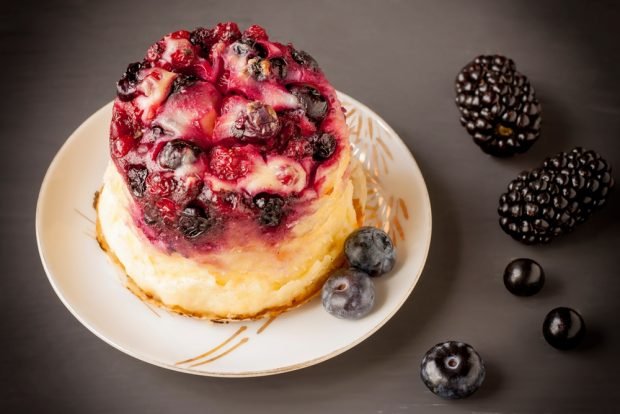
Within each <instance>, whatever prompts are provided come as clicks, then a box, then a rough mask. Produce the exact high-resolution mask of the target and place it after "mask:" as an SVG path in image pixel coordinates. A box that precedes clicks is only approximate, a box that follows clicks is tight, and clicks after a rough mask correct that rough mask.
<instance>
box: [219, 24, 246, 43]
mask: <svg viewBox="0 0 620 414" xmlns="http://www.w3.org/2000/svg"><path fill="white" fill-rule="evenodd" d="M213 37H214V38H215V39H217V40H218V41H220V42H224V43H230V42H234V41H235V40H237V39H239V38H240V37H241V32H240V31H239V26H237V23H234V22H227V23H218V24H217V25H216V26H215V29H214V30H213Z"/></svg>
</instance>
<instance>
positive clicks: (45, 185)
mask: <svg viewBox="0 0 620 414" xmlns="http://www.w3.org/2000/svg"><path fill="white" fill-rule="evenodd" d="M337 93H338V96H339V98H341V99H344V100H348V101H350V102H352V103H354V104H355V105H357V106H359V107H361V108H362V109H363V110H365V111H367V112H368V113H369V114H370V115H371V116H373V117H374V119H375V121H376V122H377V123H379V124H380V125H381V126H382V127H383V128H385V129H386V130H387V131H388V132H389V133H390V134H393V135H394V136H395V137H397V138H398V140H396V141H397V143H396V145H398V146H400V147H401V149H403V150H404V152H406V154H407V156H408V158H409V161H410V163H411V166H412V167H413V168H414V170H415V172H416V173H417V174H419V176H420V177H421V178H422V183H423V184H424V186H423V195H424V199H425V201H426V204H427V206H428V209H427V211H428V212H427V217H426V219H427V221H428V226H429V229H428V233H429V235H428V240H427V242H426V243H425V246H424V253H423V262H422V266H420V269H419V270H418V272H417V274H416V275H415V278H414V281H413V283H411V285H410V287H409V290H408V291H407V293H406V294H405V295H403V299H402V300H401V301H400V302H399V303H398V304H397V305H396V306H395V307H393V308H392V310H391V311H390V312H389V313H388V314H387V315H386V316H385V318H383V319H382V320H381V321H380V322H379V323H377V324H376V325H375V326H373V327H372V328H371V329H370V330H369V331H368V332H366V334H365V335H363V336H361V337H360V338H357V339H356V340H355V341H352V342H351V343H349V344H347V345H346V346H344V347H341V348H338V349H336V350H334V351H332V352H330V353H327V354H325V355H323V356H321V357H318V358H313V359H310V360H307V361H304V362H300V363H297V364H292V365H286V366H283V367H278V368H273V369H266V370H260V371H243V372H230V373H226V372H217V371H202V370H191V369H187V368H183V367H178V366H175V365H169V364H166V363H164V362H161V361H157V360H154V359H152V358H150V357H148V356H145V355H141V354H139V353H137V352H134V351H132V350H129V349H126V348H124V347H123V346H121V345H119V344H117V343H115V342H114V341H113V340H111V339H109V338H107V337H106V336H105V335H103V334H101V333H100V332H98V331H97V329H95V328H94V327H93V326H91V325H90V324H89V323H88V322H87V321H85V320H84V319H83V318H82V317H81V316H80V314H79V313H78V312H77V311H76V310H75V309H74V308H73V307H72V306H71V304H70V303H69V301H68V300H67V299H66V298H65V297H64V296H63V294H62V293H61V291H60V288H59V286H58V285H57V283H56V282H55V279H54V277H53V276H52V272H51V271H50V270H49V267H48V264H47V261H46V259H45V254H44V251H45V247H44V246H43V244H42V241H41V226H42V223H41V220H42V213H41V209H42V207H41V205H42V201H43V200H44V198H45V197H46V195H47V192H48V191H49V182H50V180H51V179H52V175H53V172H54V171H55V170H56V169H57V167H58V166H57V164H58V163H59V162H60V161H59V160H60V159H61V158H62V155H63V154H64V153H65V152H66V151H67V150H68V148H69V147H70V145H71V144H72V143H73V141H75V140H76V139H77V137H78V136H79V135H80V133H81V131H82V130H83V129H85V128H87V127H88V126H89V125H90V124H91V123H93V122H94V119H95V118H97V117H98V116H99V114H100V113H101V112H104V111H106V110H107V108H108V106H111V105H113V103H114V101H110V102H108V103H106V104H105V105H103V106H102V107H101V108H99V109H98V110H96V111H95V112H93V113H92V114H91V115H90V116H89V117H88V118H86V120H85V121H83V122H82V123H81V124H80V126H78V128H77V129H75V130H74V131H73V133H71V135H70V136H69V138H67V139H66V140H65V142H64V143H63V144H62V146H61V147H60V149H59V150H58V151H57V152H56V154H55V155H54V158H53V159H52V161H51V162H50V164H49V166H48V168H47V170H46V171H45V176H44V178H43V181H42V183H41V187H40V189H39V194H38V196H37V206H36V210H35V234H36V239H37V249H38V252H39V258H40V259H41V263H42V265H43V270H44V271H45V275H46V277H47V279H48V281H49V282H50V284H51V285H52V288H53V289H54V293H56V296H58V298H59V299H60V301H61V302H62V304H63V305H64V306H65V307H66V308H67V309H68V310H69V312H70V313H71V314H72V315H73V316H74V317H75V318H76V319H77V320H78V321H79V322H80V323H81V324H82V325H83V326H84V327H86V328H87V329H88V330H89V331H90V332H91V333H93V334H94V335H95V336H97V337H98V338H99V339H101V340H102V341H104V342H105V343H107V344H108V345H110V346H112V347H113V348H115V349H116V350H118V351H121V352H123V353H124V354H127V355H129V356H131V357H133V358H135V359H137V360H140V361H142V362H146V363H148V364H151V365H155V366H158V367H160V368H164V369H168V370H172V371H177V372H181V373H185V374H192V375H198V376H207V377H219V378H251V377H262V376H269V375H276V374H282V373H286V372H292V371H297V370H300V369H302V368H307V367H310V366H313V365H317V364H320V363H321V362H324V361H327V360H329V359H332V358H334V357H336V356H338V355H340V354H343V353H344V352H346V351H348V350H350V349H352V348H354V347H355V346H357V345H359V344H360V343H362V342H364V341H365V340H366V339H368V338H370V337H371V336H372V335H374V334H375V333H376V332H378V331H379V330H380V329H381V328H382V327H383V326H385V325H386V324H387V322H388V321H389V320H390V319H392V318H393V317H394V315H395V314H396V313H397V312H398V311H399V310H400V309H401V308H402V306H403V305H404V303H405V302H406V301H407V300H408V299H409V297H410V296H411V293H412V292H413V289H414V288H415V287H416V285H417V284H418V282H419V280H420V277H421V275H422V273H423V272H424V268H425V267H426V263H427V260H428V254H429V251H430V246H431V240H432V235H433V219H432V206H431V200H430V195H429V192H428V187H427V185H426V180H425V179H424V175H423V174H422V171H421V170H420V167H419V165H418V163H417V162H416V160H415V158H414V157H413V154H412V153H411V151H410V150H409V148H408V147H407V145H406V144H405V142H404V141H403V140H402V138H401V137H400V135H398V134H397V133H396V131H394V129H393V128H392V127H391V126H390V125H389V124H388V123H387V122H386V121H385V120H384V119H383V118H382V117H381V116H380V115H379V114H377V113H376V112H375V111H373V110H372V109H371V108H369V107H368V106H367V105H365V104H364V103H362V102H360V101H358V100H357V99H355V98H353V97H351V96H350V95H348V94H346V93H344V92H341V91H339V90H338V91H337Z"/></svg>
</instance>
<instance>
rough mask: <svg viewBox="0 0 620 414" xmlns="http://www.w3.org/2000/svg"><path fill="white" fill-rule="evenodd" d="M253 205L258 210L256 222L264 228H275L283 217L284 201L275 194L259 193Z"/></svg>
mask: <svg viewBox="0 0 620 414" xmlns="http://www.w3.org/2000/svg"><path fill="white" fill-rule="evenodd" d="M254 205H255V206H256V207H257V208H258V209H259V210H260V215H259V217H258V222H259V223H260V224H261V225H263V226H266V227H276V226H277V225H279V224H280V221H281V220H282V217H283V216H284V211H283V207H284V199H283V198H282V197H280V196H279V195H276V194H269V193H259V194H257V195H256V196H255V197H254Z"/></svg>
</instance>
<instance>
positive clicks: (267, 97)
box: [110, 22, 349, 255]
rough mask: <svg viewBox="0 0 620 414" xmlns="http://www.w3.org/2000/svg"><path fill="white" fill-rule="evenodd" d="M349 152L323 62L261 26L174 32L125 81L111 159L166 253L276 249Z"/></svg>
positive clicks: (141, 219) (141, 221) (141, 223)
mask: <svg viewBox="0 0 620 414" xmlns="http://www.w3.org/2000/svg"><path fill="white" fill-rule="evenodd" d="M348 145H349V144H348V137H347V130H346V125H345V122H344V114H343V112H342V109H341V106H340V103H339V101H338V99H337V97H336V92H335V90H334V88H333V87H332V86H331V85H330V84H329V83H328V81H327V80H326V79H325V77H324V75H323V72H322V71H321V69H320V68H319V66H318V64H317V62H316V60H314V58H312V56H310V55H309V54H308V53H306V52H304V51H301V50H296V49H295V48H294V47H293V46H292V45H290V44H288V45H284V44H281V43H277V42H271V41H269V37H268V35H267V33H266V32H265V30H264V29H263V28H261V27H260V26H251V27H249V28H248V29H247V30H246V31H244V32H241V31H240V30H239V28H238V27H237V25H236V24H235V23H232V22H230V23H220V24H218V25H217V26H215V27H214V28H211V29H207V28H198V29H196V30H194V31H192V32H189V31H186V30H179V31H176V32H174V33H171V34H169V35H167V36H165V37H164V38H163V39H161V40H159V41H158V42H156V43H155V44H153V45H152V46H151V47H149V49H148V51H147V54H146V57H145V58H144V59H143V60H142V61H140V62H135V63H131V64H130V65H129V66H128V67H127V70H126V72H125V73H124V74H123V76H122V77H121V79H120V80H119V81H118V83H117V99H116V100H115V102H114V109H113V116H112V123H111V128H110V153H111V156H112V160H113V161H114V163H115V165H116V167H117V169H118V171H119V172H120V173H121V175H122V176H123V178H124V180H125V182H126V184H127V188H128V189H129V193H130V194H131V196H132V198H133V200H134V206H133V210H132V215H133V218H134V221H135V223H136V225H137V226H138V228H140V229H141V230H142V232H143V233H144V234H145V235H146V236H147V237H148V238H149V239H150V240H151V241H152V242H153V243H154V244H156V245H159V246H163V247H165V248H166V249H167V250H169V251H179V252H181V253H182V254H186V255H189V254H191V253H193V252H208V251H211V250H213V249H215V248H218V247H222V246H224V245H226V242H227V241H232V240H233V239H234V242H235V243H237V242H239V241H247V240H249V239H251V238H252V237H260V238H261V239H262V240H271V241H277V240H279V239H280V238H281V237H282V236H283V234H284V233H285V232H286V231H287V230H288V229H290V228H291V227H292V226H293V224H294V222H295V221H296V220H298V219H299V218H300V217H301V216H302V215H303V214H304V211H307V208H306V207H307V205H308V203H311V202H312V200H314V199H316V198H317V195H318V194H319V187H320V185H321V180H315V177H317V175H318V174H317V171H318V170H319V169H321V168H325V167H327V166H329V165H332V164H334V163H336V162H337V160H338V159H339V158H340V154H341V152H342V151H343V150H348Z"/></svg>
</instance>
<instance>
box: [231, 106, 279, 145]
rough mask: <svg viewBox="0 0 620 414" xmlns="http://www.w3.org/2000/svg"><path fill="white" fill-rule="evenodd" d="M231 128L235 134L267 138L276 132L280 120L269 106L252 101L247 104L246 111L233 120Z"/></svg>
mask: <svg viewBox="0 0 620 414" xmlns="http://www.w3.org/2000/svg"><path fill="white" fill-rule="evenodd" d="M233 128H235V129H236V131H235V130H233V133H234V134H235V132H237V133H236V135H237V136H239V135H241V136H243V137H246V138H258V139H267V138H270V137H273V136H274V135H276V134H277V133H278V131H279V130H280V120H279V119H278V115H277V114H276V111H274V110H273V108H272V107H271V106H269V105H265V104H262V103H260V102H252V103H250V104H249V105H248V108H247V113H246V114H245V115H244V116H243V117H242V118H240V119H239V120H237V121H236V122H235V125H234V126H233Z"/></svg>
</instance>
